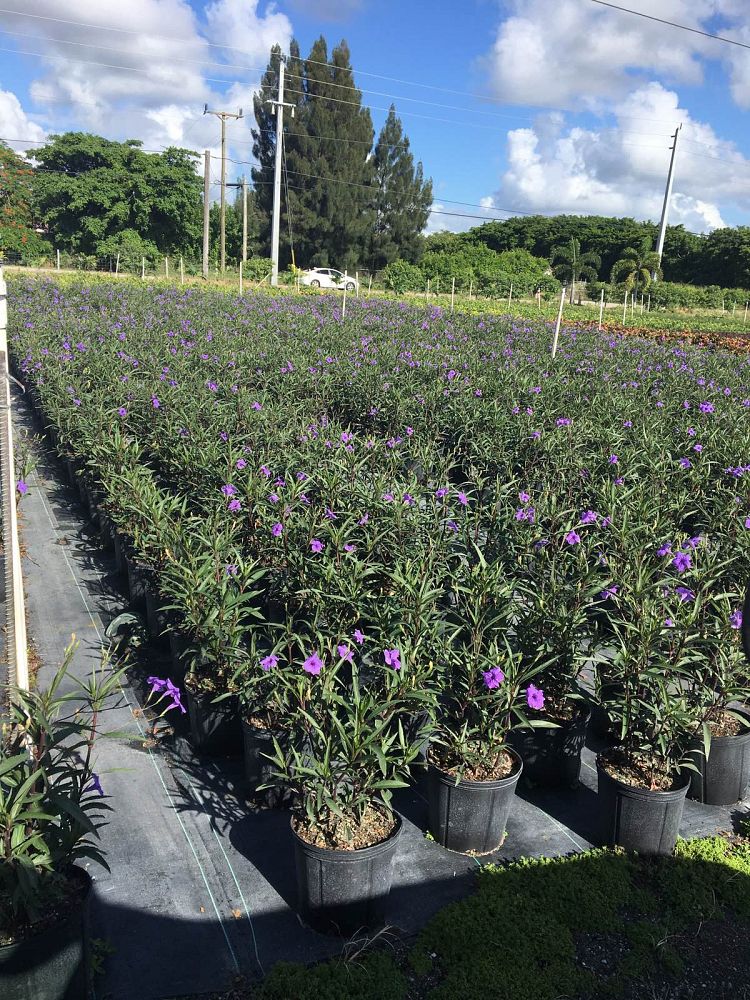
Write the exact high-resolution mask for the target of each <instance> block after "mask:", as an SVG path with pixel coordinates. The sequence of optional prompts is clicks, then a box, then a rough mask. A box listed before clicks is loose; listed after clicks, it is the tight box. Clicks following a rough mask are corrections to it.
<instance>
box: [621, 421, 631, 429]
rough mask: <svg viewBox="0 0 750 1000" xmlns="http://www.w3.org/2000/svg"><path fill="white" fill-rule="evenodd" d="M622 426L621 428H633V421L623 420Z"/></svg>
mask: <svg viewBox="0 0 750 1000" xmlns="http://www.w3.org/2000/svg"><path fill="white" fill-rule="evenodd" d="M622 426H623V427H632V426H633V421H632V420H623V422H622Z"/></svg>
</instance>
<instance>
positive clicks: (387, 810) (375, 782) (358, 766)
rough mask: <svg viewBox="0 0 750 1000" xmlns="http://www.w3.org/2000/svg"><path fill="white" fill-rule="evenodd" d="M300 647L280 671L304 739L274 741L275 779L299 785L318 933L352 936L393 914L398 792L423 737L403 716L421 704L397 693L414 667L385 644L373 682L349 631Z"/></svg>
mask: <svg viewBox="0 0 750 1000" xmlns="http://www.w3.org/2000/svg"><path fill="white" fill-rule="evenodd" d="M297 649H298V654H297V655H296V657H295V661H294V663H293V669H289V670H285V671H283V672H282V671H279V673H278V675H277V677H278V682H279V683H281V684H283V685H284V686H285V688H286V692H285V698H286V699H287V701H288V704H289V706H290V716H291V719H292V724H293V725H294V729H295V733H296V734H298V737H297V740H298V741H297V742H296V743H293V744H292V745H290V746H288V747H283V746H282V745H281V744H280V742H279V741H278V740H274V757H273V765H274V781H281V782H282V784H283V785H284V787H287V788H291V789H293V791H294V809H293V813H292V818H291V829H292V840H293V842H294V854H295V864H296V870H297V890H298V900H299V902H298V906H299V911H300V915H301V916H302V918H303V920H304V921H305V922H306V923H307V924H309V925H310V926H311V927H313V928H315V929H316V930H320V931H324V932H329V933H336V934H341V935H344V936H348V935H350V934H353V933H354V932H355V931H358V930H361V929H363V928H372V927H377V926H379V925H381V924H382V923H383V920H384V916H385V906H386V901H387V897H388V894H389V892H390V886H391V871H392V863H393V857H394V855H395V853H396V848H397V845H398V838H399V835H400V833H401V826H402V821H401V818H400V817H399V816H398V814H397V813H396V812H395V811H394V809H393V804H392V798H391V797H392V793H393V790H394V789H396V788H401V787H404V786H405V785H407V784H408V783H409V775H408V768H409V765H410V764H411V763H412V762H413V761H415V760H416V759H417V757H418V756H419V749H420V743H421V741H422V739H423V737H422V735H421V734H417V736H416V738H414V739H411V740H410V739H408V738H407V736H406V734H405V732H404V728H403V726H401V725H399V724H398V722H397V721H396V720H398V718H399V716H400V715H402V714H404V713H406V714H409V713H410V712H411V711H412V710H413V708H414V706H413V705H412V704H411V703H409V702H408V701H407V700H406V699H399V698H397V697H395V696H394V695H393V694H392V693H391V688H390V685H389V683H388V680H389V677H388V675H389V674H393V673H399V672H401V671H407V670H409V669H410V668H411V664H410V661H409V659H408V657H407V656H406V655H405V654H404V653H403V652H402V651H400V650H397V649H386V650H383V651H382V658H379V661H378V662H377V665H376V662H375V660H373V661H372V662H371V664H370V667H369V668H368V670H367V673H369V674H370V676H369V679H368V682H367V684H365V683H363V677H362V673H363V671H362V667H361V664H360V654H359V652H358V651H357V648H356V645H355V642H354V641H353V640H351V639H350V638H348V637H343V638H340V639H338V640H337V641H335V642H332V643H326V642H325V641H324V640H323V639H322V638H321V637H320V636H317V637H315V638H314V639H308V640H305V639H304V638H303V637H300V639H299V642H298V646H297ZM376 671H377V674H378V675H379V677H374V676H373V674H374V673H375V672H376ZM394 723H395V724H394Z"/></svg>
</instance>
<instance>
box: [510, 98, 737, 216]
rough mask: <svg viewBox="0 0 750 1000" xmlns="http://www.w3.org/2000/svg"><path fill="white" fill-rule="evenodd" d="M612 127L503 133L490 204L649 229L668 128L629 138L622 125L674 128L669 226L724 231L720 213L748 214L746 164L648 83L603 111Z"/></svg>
mask: <svg viewBox="0 0 750 1000" xmlns="http://www.w3.org/2000/svg"><path fill="white" fill-rule="evenodd" d="M613 114H614V116H615V119H616V122H617V124H616V126H615V127H613V128H611V129H607V128H601V129H594V128H588V129H587V128H580V127H566V126H564V125H563V124H562V123H561V122H560V121H559V118H558V119H555V121H554V122H553V123H552V125H550V123H549V121H543V122H542V123H541V124H540V125H537V126H535V127H534V128H521V129H514V130H512V131H511V132H509V133H508V147H507V159H508V166H507V169H506V171H505V173H504V175H503V177H502V182H501V187H500V190H499V191H498V192H497V193H496V195H495V196H494V198H495V204H498V205H501V206H502V207H504V208H505V207H508V208H513V209H517V210H520V211H530V212H540V213H547V214H555V213H560V212H565V213H570V214H581V215H586V214H601V215H617V216H633V217H635V218H640V219H654V220H658V219H659V217H660V215H661V208H662V201H663V196H664V184H665V180H666V174H667V168H668V165H669V155H670V154H669V146H670V144H671V142H670V138H669V131H670V129H671V127H672V125H671V124H665V125H664V126H658V125H653V126H651V127H650V128H649V129H647V130H646V131H645V132H642V133H640V134H639V133H636V134H632V132H631V130H632V127H633V126H632V118H633V116H636V117H638V118H643V119H653V120H655V121H664V122H665V123H675V124H677V123H679V122H682V123H683V128H682V131H681V134H680V140H679V146H678V152H677V159H676V165H675V182H674V196H673V201H672V207H671V213H670V222H671V223H673V224H677V223H682V224H683V225H684V226H685V227H686V228H687V229H690V230H694V231H707V230H711V229H715V228H717V227H719V226H722V225H724V224H725V223H724V221H723V218H722V213H721V210H720V207H719V206H720V205H729V204H731V205H734V206H737V207H738V208H740V209H741V210H744V211H748V210H750V160H748V159H747V158H746V157H745V156H743V155H742V154H741V153H740V152H739V151H738V150H737V148H736V146H735V145H734V143H732V142H729V141H727V140H724V139H721V138H719V137H718V136H717V135H716V133H715V132H714V130H713V129H712V128H711V126H710V125H707V124H706V123H704V122H700V121H696V120H694V119H693V118H692V117H691V115H690V113H689V112H688V111H687V110H686V109H685V108H682V107H680V104H679V100H678V97H677V94H676V93H674V91H671V90H667V89H666V88H665V87H663V86H662V85H661V84H658V83H653V82H652V83H649V84H646V85H644V86H643V87H641V88H639V89H638V90H636V91H634V92H633V93H632V94H630V95H629V96H628V97H627V98H625V99H624V100H623V101H621V102H619V103H618V104H617V105H615V106H614V108H613Z"/></svg>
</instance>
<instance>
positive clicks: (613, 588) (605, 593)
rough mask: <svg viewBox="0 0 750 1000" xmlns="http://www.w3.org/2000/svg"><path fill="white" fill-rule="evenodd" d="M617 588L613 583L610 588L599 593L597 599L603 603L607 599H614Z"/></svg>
mask: <svg viewBox="0 0 750 1000" xmlns="http://www.w3.org/2000/svg"><path fill="white" fill-rule="evenodd" d="M619 589H620V588H619V587H618V585H617V584H616V583H613V584H612V586H611V587H607V588H606V589H605V590H602V591H600V593H599V597H601V599H602V600H603V601H604V600H606V598H608V597H614V596H615V595H616V594H617V592H618V591H619Z"/></svg>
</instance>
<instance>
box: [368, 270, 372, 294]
mask: <svg viewBox="0 0 750 1000" xmlns="http://www.w3.org/2000/svg"><path fill="white" fill-rule="evenodd" d="M371 289H372V272H370V280H369V281H368V282H367V297H368V299H369V297H370V291H371Z"/></svg>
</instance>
